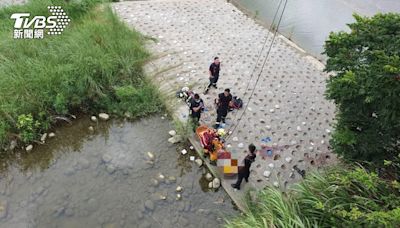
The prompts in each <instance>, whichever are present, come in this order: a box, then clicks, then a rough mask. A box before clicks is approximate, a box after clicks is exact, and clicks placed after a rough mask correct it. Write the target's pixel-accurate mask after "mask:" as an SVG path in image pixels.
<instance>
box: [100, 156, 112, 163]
mask: <svg viewBox="0 0 400 228" xmlns="http://www.w3.org/2000/svg"><path fill="white" fill-rule="evenodd" d="M102 160H103V162H104V163H109V162H110V161H111V160H112V157H111V155H108V154H104V155H103V157H102Z"/></svg>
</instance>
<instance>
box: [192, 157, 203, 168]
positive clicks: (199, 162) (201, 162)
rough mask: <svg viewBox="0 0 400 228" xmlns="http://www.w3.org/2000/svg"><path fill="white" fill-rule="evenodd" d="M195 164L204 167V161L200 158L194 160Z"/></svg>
mask: <svg viewBox="0 0 400 228" xmlns="http://www.w3.org/2000/svg"><path fill="white" fill-rule="evenodd" d="M194 162H196V164H197V165H198V166H199V167H200V166H202V165H203V161H202V160H201V159H200V158H197V159H196V160H194Z"/></svg>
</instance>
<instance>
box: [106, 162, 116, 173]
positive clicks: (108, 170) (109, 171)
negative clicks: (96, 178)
mask: <svg viewBox="0 0 400 228" xmlns="http://www.w3.org/2000/svg"><path fill="white" fill-rule="evenodd" d="M106 170H107V172H108V173H109V174H113V173H114V172H115V166H113V165H112V164H109V165H107V168H106Z"/></svg>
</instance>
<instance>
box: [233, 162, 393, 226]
mask: <svg viewBox="0 0 400 228" xmlns="http://www.w3.org/2000/svg"><path fill="white" fill-rule="evenodd" d="M399 190H400V185H399V183H398V182H397V181H393V182H388V181H386V180H384V179H382V178H379V177H378V175H377V174H375V173H370V172H367V171H366V170H364V169H363V168H360V167H357V168H354V169H344V168H343V167H341V168H338V169H330V170H327V171H326V172H325V173H323V174H317V173H314V174H311V175H309V176H308V177H307V178H306V179H305V180H304V181H303V182H301V183H299V184H297V185H294V186H293V187H292V189H291V190H290V191H288V192H287V193H286V194H283V193H281V192H280V191H279V190H276V189H273V188H271V189H266V190H263V191H261V192H260V193H259V195H258V199H257V200H256V202H252V201H250V200H249V205H248V206H249V208H250V211H249V212H248V213H247V214H246V215H245V216H242V217H239V218H235V219H233V220H231V221H228V223H227V225H226V227H228V228H233V227H299V228H300V227H399V226H400V207H399V205H400V200H399V199H400V198H399V197H400V194H399Z"/></svg>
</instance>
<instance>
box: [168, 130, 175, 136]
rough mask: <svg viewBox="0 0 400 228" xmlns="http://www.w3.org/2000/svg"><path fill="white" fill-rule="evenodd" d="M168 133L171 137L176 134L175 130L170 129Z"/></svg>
mask: <svg viewBox="0 0 400 228" xmlns="http://www.w3.org/2000/svg"><path fill="white" fill-rule="evenodd" d="M168 134H169V135H170V136H171V137H173V136H175V135H176V131H175V130H170V131H169V132H168Z"/></svg>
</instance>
